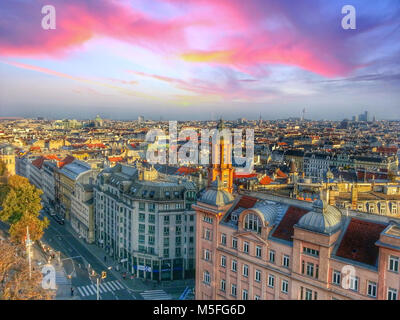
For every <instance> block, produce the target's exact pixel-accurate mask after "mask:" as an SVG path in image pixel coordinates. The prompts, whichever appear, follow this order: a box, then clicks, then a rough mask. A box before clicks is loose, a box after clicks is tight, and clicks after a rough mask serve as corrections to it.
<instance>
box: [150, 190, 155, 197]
mask: <svg viewBox="0 0 400 320" xmlns="http://www.w3.org/2000/svg"><path fill="white" fill-rule="evenodd" d="M154 194H155V192H154V190H152V191H150V193H149V197H150V198H153V197H154Z"/></svg>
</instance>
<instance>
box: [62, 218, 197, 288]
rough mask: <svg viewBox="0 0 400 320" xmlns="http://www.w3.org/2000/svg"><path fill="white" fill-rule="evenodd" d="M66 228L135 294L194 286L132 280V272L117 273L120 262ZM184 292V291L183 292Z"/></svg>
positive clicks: (69, 227) (190, 282)
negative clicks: (124, 275) (124, 276)
mask: <svg viewBox="0 0 400 320" xmlns="http://www.w3.org/2000/svg"><path fill="white" fill-rule="evenodd" d="M64 226H65V228H66V230H67V231H68V232H70V233H71V235H73V236H74V237H75V238H76V239H77V240H78V241H79V242H80V243H81V244H82V245H83V246H85V247H86V248H87V249H88V250H89V251H90V252H91V253H92V254H93V255H94V256H95V257H96V258H97V260H99V262H101V264H103V265H106V266H107V267H110V266H111V267H112V269H111V270H108V269H106V270H104V271H106V272H107V273H111V274H112V275H113V276H114V277H115V278H116V279H117V280H119V281H120V282H121V283H122V284H125V286H126V287H127V288H128V289H129V290H131V291H133V292H143V291H147V290H155V289H168V288H176V287H185V286H188V285H189V286H190V285H193V280H174V281H161V282H160V283H158V281H156V280H144V279H138V278H136V277H135V278H133V279H131V278H130V272H129V271H128V270H126V269H125V268H122V267H119V268H120V271H116V269H115V268H116V266H117V265H118V262H116V261H115V260H113V259H112V258H111V257H110V256H109V255H108V254H107V253H106V252H105V251H104V250H103V249H102V248H99V247H98V246H96V245H95V244H88V243H86V241H84V240H83V239H81V238H79V235H78V234H77V233H76V231H75V230H74V229H73V228H72V227H71V226H70V225H69V224H68V222H66V223H65V225H64ZM104 256H107V262H104ZM124 272H126V274H127V276H126V279H123V277H122V274H123V273H124ZM182 291H183V290H182Z"/></svg>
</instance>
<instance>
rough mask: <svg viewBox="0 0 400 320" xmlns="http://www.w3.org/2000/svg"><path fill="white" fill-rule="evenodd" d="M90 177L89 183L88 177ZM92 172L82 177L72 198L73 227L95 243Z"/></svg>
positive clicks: (79, 178) (78, 179) (84, 237)
mask: <svg viewBox="0 0 400 320" xmlns="http://www.w3.org/2000/svg"><path fill="white" fill-rule="evenodd" d="M88 175H89V182H88V183H87V177H86V176H88ZM93 184H94V178H93V176H92V173H91V171H87V172H85V173H84V174H82V175H80V176H79V177H78V178H77V180H76V183H75V191H74V193H73V195H72V198H71V226H72V228H73V229H74V230H75V231H76V232H77V233H78V234H79V235H80V236H81V237H82V238H83V239H85V241H86V242H88V243H93V242H94V241H95V231H94V224H95V222H94V205H93V187H94V185H93Z"/></svg>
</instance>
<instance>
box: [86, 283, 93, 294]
mask: <svg viewBox="0 0 400 320" xmlns="http://www.w3.org/2000/svg"><path fill="white" fill-rule="evenodd" d="M86 289H87V291H89V294H90V295H93V292H92V290H91V288H90V285H89V286H86Z"/></svg>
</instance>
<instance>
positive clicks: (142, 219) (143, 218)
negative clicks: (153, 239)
mask: <svg viewBox="0 0 400 320" xmlns="http://www.w3.org/2000/svg"><path fill="white" fill-rule="evenodd" d="M145 220H146V215H145V214H144V213H139V221H140V222H144V221H145Z"/></svg>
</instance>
